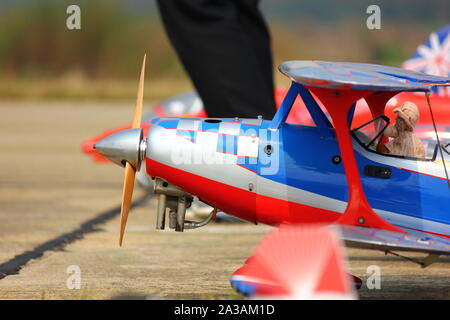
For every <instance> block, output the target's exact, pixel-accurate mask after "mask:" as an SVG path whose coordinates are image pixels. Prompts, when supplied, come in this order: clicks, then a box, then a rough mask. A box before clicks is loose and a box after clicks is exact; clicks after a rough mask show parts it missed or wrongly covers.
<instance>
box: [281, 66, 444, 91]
mask: <svg viewBox="0 0 450 320" xmlns="http://www.w3.org/2000/svg"><path fill="white" fill-rule="evenodd" d="M279 70H280V71H281V72H282V73H283V74H285V75H286V76H288V77H289V78H291V80H292V81H295V82H298V83H301V84H304V85H308V86H313V87H320V88H336V89H351V90H380V91H428V90H429V89H430V86H436V85H450V81H449V79H448V78H442V77H437V76H432V75H428V74H425V73H421V72H416V71H410V70H405V69H401V68H395V67H388V66H381V65H374V64H367V63H351V62H328V61H287V62H284V63H282V64H280V66H279Z"/></svg>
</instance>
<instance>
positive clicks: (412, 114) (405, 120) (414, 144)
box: [377, 101, 425, 158]
mask: <svg viewBox="0 0 450 320" xmlns="http://www.w3.org/2000/svg"><path fill="white" fill-rule="evenodd" d="M393 111H394V113H396V114H397V118H396V119H395V125H393V126H392V127H389V128H387V129H386V130H385V131H384V136H385V137H391V138H394V139H392V140H390V141H389V142H386V143H380V144H378V146H377V151H378V152H383V153H389V154H394V155H399V156H405V157H411V158H424V157H425V151H424V147H423V144H422V141H420V139H419V138H417V137H416V135H415V134H414V127H415V125H416V123H417V121H419V110H418V109H417V106H416V105H415V104H414V103H412V102H410V101H406V102H405V103H403V105H402V106H401V107H400V108H395V109H394V110H393Z"/></svg>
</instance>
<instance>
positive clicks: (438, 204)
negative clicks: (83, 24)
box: [95, 60, 450, 297]
mask: <svg viewBox="0 0 450 320" xmlns="http://www.w3.org/2000/svg"><path fill="white" fill-rule="evenodd" d="M144 67H145V60H144V65H143V69H142V73H141V80H140V85H139V90H138V99H137V103H136V111H135V116H134V120H133V123H132V126H131V129H124V130H121V131H118V132H116V133H114V134H112V135H110V136H108V137H106V138H105V139H103V140H101V141H99V142H98V143H96V144H95V149H96V150H97V151H98V152H99V153H100V154H102V155H103V156H104V157H106V158H107V159H109V160H111V161H112V162H114V163H116V164H118V165H121V166H125V178H124V189H123V196H122V210H121V223H120V226H121V227H120V244H122V240H123V235H124V231H125V226H126V221H127V218H128V212H129V209H130V203H131V197H132V192H133V187H134V178H135V174H136V172H137V171H139V169H140V168H141V166H142V167H143V168H144V169H145V172H146V174H147V175H148V176H149V177H151V178H152V179H154V180H155V182H154V190H155V193H156V194H158V197H159V200H158V210H157V226H156V227H157V229H164V228H165V220H166V209H167V208H169V209H170V212H171V213H170V214H169V227H170V228H173V229H175V230H176V231H183V230H184V229H189V228H196V227H201V226H203V225H205V224H207V223H208V222H209V221H210V220H211V219H213V218H214V216H215V214H216V212H217V210H218V209H220V210H223V211H225V212H227V213H229V214H232V215H234V216H236V217H239V218H241V219H244V220H247V221H249V222H253V223H258V222H259V223H264V224H268V225H272V226H277V227H280V228H279V231H278V232H279V233H278V234H277V235H275V236H273V237H269V238H268V240H267V241H266V242H265V243H266V245H262V249H261V250H257V252H255V255H254V256H252V257H251V258H250V259H249V260H248V261H247V262H246V264H245V265H244V266H243V267H242V268H240V269H239V270H237V271H236V272H235V273H234V274H233V276H232V278H231V281H232V284H233V285H234V286H235V288H237V289H238V290H239V291H241V292H244V293H249V294H255V295H267V294H274V295H277V296H280V295H281V296H286V295H288V296H294V297H299V296H300V297H304V296H310V294H311V292H316V291H317V289H318V288H320V287H321V286H325V287H327V288H328V289H329V290H328V291H332V292H340V293H342V294H344V292H347V293H348V290H347V289H346V288H348V287H347V286H346V285H344V284H343V285H340V286H337V287H339V288H340V289H336V290H337V291H335V290H334V289H332V288H331V287H330V283H329V281H327V279H328V278H327V277H325V278H323V277H321V276H317V275H316V277H312V274H313V273H314V272H315V271H314V270H316V271H317V268H318V265H316V263H317V261H319V260H320V261H334V264H333V265H336V268H335V270H341V271H342V268H340V267H338V266H339V264H338V263H337V262H336V261H339V259H340V258H339V253H338V252H337V251H336V249H332V250H329V251H328V252H327V253H326V254H324V256H320V257H319V256H310V259H311V263H308V264H303V265H300V264H296V263H294V261H296V262H299V261H302V259H301V257H302V252H303V253H305V254H306V253H307V252H310V251H311V250H315V249H314V248H312V247H311V246H310V243H309V242H308V241H300V240H298V241H296V244H297V246H296V247H295V248H296V249H295V250H291V251H290V252H288V253H291V254H290V255H289V254H288V256H290V257H291V258H290V259H286V250H285V249H286V248H285V247H284V246H283V243H288V242H289V241H288V240H286V239H291V240H292V239H302V238H301V236H302V235H303V234H305V231H302V230H300V231H298V229H296V228H298V227H299V226H304V225H308V224H314V227H312V228H313V230H315V231H314V232H313V233H312V234H311V236H310V237H307V239H316V240H317V239H319V238H323V239H328V240H326V241H325V240H324V243H335V242H334V240H333V239H334V237H333V236H332V235H331V236H330V235H329V234H328V233H327V232H324V233H321V231H318V230H323V228H329V227H324V226H322V225H333V226H334V228H335V229H337V231H336V232H338V233H339V237H340V238H341V239H343V240H344V241H345V242H346V244H347V245H350V246H353V247H360V248H368V249H377V250H382V251H385V252H391V251H414V252H423V253H426V254H428V256H427V257H426V258H425V259H424V260H421V261H418V262H419V263H421V264H422V266H426V265H429V264H430V263H432V262H434V261H436V259H437V258H438V257H439V256H440V255H448V254H450V239H449V238H450V215H449V212H448V206H447V203H448V199H449V194H450V193H449V192H450V189H449V179H448V172H447V167H448V166H449V164H448V163H446V161H445V159H444V153H445V148H444V146H443V145H442V141H440V139H439V132H438V131H437V130H434V134H435V137H436V141H437V143H436V144H435V145H434V152H433V154H432V155H431V156H425V157H423V158H411V157H403V156H398V155H390V154H382V153H379V152H377V151H376V148H375V146H376V144H377V143H380V142H381V139H382V135H383V132H384V130H386V128H387V126H388V125H389V118H387V117H385V115H384V113H385V107H386V104H387V103H388V101H389V100H390V99H391V98H392V97H394V96H395V95H397V94H399V93H401V92H416V93H418V96H419V95H420V94H421V95H422V98H423V99H425V101H427V105H428V108H429V111H432V108H431V105H430V101H429V99H427V97H426V93H428V92H429V91H430V90H432V89H433V88H435V87H441V86H449V85H450V78H444V77H437V76H432V75H428V74H424V73H420V72H413V71H408V70H404V69H400V68H393V67H387V66H380V65H371V64H358V63H338V62H324V61H289V62H285V63H283V64H281V65H280V67H279V69H280V71H281V72H282V73H283V74H285V75H286V76H287V77H289V78H290V79H291V80H292V84H291V87H290V89H289V90H288V92H287V94H286V97H285V98H284V100H283V102H282V103H281V106H280V108H279V109H278V111H277V113H276V115H275V116H274V118H273V119H272V120H263V119H237V118H235V119H211V118H183V117H174V118H155V119H152V120H151V122H150V123H141V119H142V104H143V102H142V100H143V86H144V84H143V81H144ZM300 98H301V99H302V101H303V104H304V105H305V107H306V110H307V112H308V115H309V116H310V117H311V121H312V122H313V123H314V125H301V124H289V123H287V122H286V120H287V119H288V117H289V115H290V113H291V109H292V107H293V105H294V102H295V101H296V100H299V99H300ZM360 99H364V100H365V102H366V103H367V105H368V107H369V109H370V112H371V119H370V120H369V121H368V122H367V123H366V124H364V125H362V126H359V125H358V126H357V128H354V126H355V125H354V124H353V118H354V112H353V111H354V106H355V104H356V102H357V101H359V100H360ZM318 101H321V105H322V106H321V105H320V104H319V103H318ZM322 108H324V109H325V110H326V111H327V113H328V115H329V117H327V116H326V114H325V113H324V112H323V110H322ZM433 113H434V114H435V115H436V114H437V112H435V111H434V110H433ZM422 114H423V112H422ZM430 117H431V119H432V124H433V127H436V126H439V125H440V122H439V121H436V122H435V121H434V119H435V118H437V117H432V115H431V116H430ZM330 120H331V121H330ZM375 121H376V122H377V125H376V126H373V127H374V128H373V131H370V130H368V129H367V126H371V125H372V124H373V123H374V122H375ZM144 126H147V127H148V128H149V129H148V133H146V134H145V135H144V130H143V129H142V127H144ZM352 128H354V129H352ZM224 173H226V174H224ZM193 196H197V197H199V198H200V199H201V200H202V201H204V202H206V203H208V204H209V205H211V206H212V207H213V208H215V209H214V210H213V211H212V212H211V214H210V215H209V216H208V218H206V219H205V220H204V221H200V222H192V221H186V220H185V213H186V208H187V207H188V206H189V204H190V203H191V201H192V198H193ZM286 226H287V227H286ZM319 226H320V227H319ZM286 228H287V229H286ZM291 228H294V229H291ZM327 230H328V229H327ZM280 238H281V239H285V240H279V239H280ZM276 241H281V243H279V242H278V244H277V245H272V243H274V242H276ZM314 242H315V243H317V241H314ZM267 243H269V244H267ZM319 243H320V242H319ZM287 247H289V246H287ZM329 247H331V248H336V247H337V246H336V245H335V244H334V245H330V246H329ZM276 248H279V250H276ZM271 250H272V251H273V252H272V253H269V252H271ZM280 250H281V251H283V252H284V255H283V257H284V258H283V259H285V260H283V259H282V258H281V256H279V255H280ZM265 253H267V254H269V255H270V256H271V257H272V259H267V257H266V259H263V258H262V256H264V254H265ZM305 256H308V255H305ZM276 257H280V259H276ZM333 257H334V258H335V259H333ZM274 259H275V260H276V261H280V263H281V262H282V261H284V262H285V263H283V267H284V268H287V270H286V269H285V270H284V271H281V275H280V269H277V268H276V267H275V266H273V265H270V263H268V261H271V260H274ZM288 261H292V263H288ZM330 263H331V262H330ZM311 265H315V266H316V267H314V268H313V267H311ZM289 266H291V268H290V267H289ZM294 266H298V267H299V268H300V269H297V273H306V274H308V275H311V277H312V278H310V277H307V279H315V281H314V284H311V283H309V282H308V281H306V280H305V279H303V281H300V280H301V279H300V280H299V281H296V288H294V289H292V288H290V289H291V290H289V284H288V283H287V279H286V275H289V274H290V272H289V271H291V272H292V271H294V269H293V268H294ZM322 266H323V265H322ZM289 268H290V269H289ZM319 270H322V269H320V268H319ZM341 271H339V272H337V274H339V275H342V272H341ZM324 272H325V271H324ZM316 273H317V272H316ZM337 274H336V273H333V274H330V278H335V277H338V278H339V276H337ZM291 276H293V275H291ZM323 279H325V280H323ZM322 280H323V281H322ZM328 280H329V279H328ZM337 287H336V288H337ZM319 291H320V290H319ZM289 292H290V293H291V295H289ZM293 292H294V293H295V294H294V295H292V293H293ZM317 292H318V291H317ZM344 295H345V294H344Z"/></svg>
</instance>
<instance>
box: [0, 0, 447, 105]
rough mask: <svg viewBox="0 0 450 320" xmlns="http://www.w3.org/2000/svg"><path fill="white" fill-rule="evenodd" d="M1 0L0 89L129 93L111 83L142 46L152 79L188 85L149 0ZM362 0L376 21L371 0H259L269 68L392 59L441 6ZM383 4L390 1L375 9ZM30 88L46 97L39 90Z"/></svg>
mask: <svg viewBox="0 0 450 320" xmlns="http://www.w3.org/2000/svg"><path fill="white" fill-rule="evenodd" d="M2 1H3V0H2ZM4 1H6V2H4V3H3V5H0V96H3V97H5V96H20V95H21V92H22V88H19V89H14V83H17V84H19V85H20V83H21V82H22V83H23V82H26V84H28V83H27V81H35V82H36V81H39V82H41V85H42V86H44V83H45V81H50V84H51V85H52V86H55V87H58V86H63V85H64V83H66V85H67V87H70V85H71V84H73V83H74V81H75V82H77V83H78V85H79V92H78V93H77V94H75V96H77V95H80V96H83V92H84V91H86V92H87V91H89V90H88V88H85V87H83V85H84V86H87V85H88V84H90V83H93V82H99V81H101V82H103V83H104V85H105V86H107V83H109V84H115V86H113V85H111V86H110V87H113V88H115V89H116V91H117V90H118V91H120V93H117V94H108V92H111V91H113V90H108V88H106V87H105V88H103V89H104V90H103V89H102V90H99V88H98V87H97V88H95V87H94V88H91V89H90V90H91V94H92V95H94V96H95V93H94V92H98V91H101V92H103V94H104V95H105V97H108V96H111V97H128V96H130V97H133V96H134V90H135V88H134V86H132V85H130V92H129V93H128V87H126V86H125V87H123V86H120V85H117V83H119V82H126V81H134V80H136V79H137V75H138V73H139V66H140V61H141V58H142V56H143V54H144V52H147V53H148V55H149V67H148V77H149V78H151V79H152V81H153V82H158V81H159V82H161V85H160V86H159V87H158V86H156V87H158V88H160V89H161V88H166V87H168V88H167V91H169V89H170V87H171V86H172V87H173V88H172V89H173V90H176V89H184V88H189V86H190V84H189V80H188V78H187V76H186V74H185V73H184V71H183V68H182V67H181V65H180V63H179V61H178V59H177V58H176V54H175V52H174V51H173V50H172V48H171V46H170V44H169V42H168V40H167V38H166V35H165V33H164V30H163V29H162V26H161V23H160V21H159V17H158V14H157V11H156V6H155V3H154V2H153V1H147V0H145V1H144V0H132V1H129V2H124V1H118V0H95V1H93V0H79V1H74V0H69V1H68V0H39V1H37V0H36V1H33V0H28V1H18V2H9V0H4ZM370 2H374V3H380V6H382V19H383V20H382V23H383V24H382V29H381V30H378V31H371V30H368V29H367V28H366V25H365V21H366V18H367V14H366V13H365V8H366V7H367V5H368V4H369V2H368V1H365V0H349V1H348V3H347V1H346V2H345V5H343V2H342V1H334V0H333V1H332V0H316V1H312V0H302V1H298V0H294V1H290V0H289V1H287V0H286V1H275V0H265V1H262V9H263V11H264V12H265V13H266V16H267V17H268V20H269V25H270V28H271V32H272V39H273V51H274V62H275V66H274V67H276V65H277V64H278V63H280V62H282V61H284V60H289V59H323V60H341V61H360V62H372V63H382V64H389V65H399V64H401V62H402V61H403V60H404V59H406V58H407V57H409V56H410V55H411V54H412V52H413V51H414V50H415V48H416V47H417V45H418V44H419V43H420V42H422V41H424V40H425V39H426V38H427V36H428V34H429V33H430V32H431V31H433V30H434V29H435V28H438V27H441V26H442V25H443V21H445V19H446V18H447V16H446V15H448V10H447V12H443V9H442V8H444V7H442V6H440V7H439V6H437V5H435V4H436V3H437V2H436V1H435V0H429V1H427V2H423V1H421V0H420V1H417V0H409V1H398V2H397V1H390V2H388V1H381V0H380V1H370ZM399 3H403V5H400V4H399ZM405 3H409V5H408V7H405ZM71 4H77V5H79V6H80V8H81V27H82V29H81V30H68V29H67V28H66V19H67V17H68V14H66V8H67V7H68V6H69V5H71ZM385 5H386V6H390V7H389V8H392V9H389V10H386V9H383V8H384V6H385ZM445 6H446V7H447V8H448V5H445ZM346 8H347V11H346ZM349 8H350V9H351V10H350V11H348V10H349ZM439 8H441V9H439ZM346 12H347V13H346ZM433 12H435V13H436V16H434V18H433ZM408 17H409V19H408ZM411 17H412V18H411ZM52 79H53V80H52ZM64 79H66V80H67V79H69V80H70V81H69V80H67V81H66V80H64ZM74 79H75V80H74ZM277 79H280V78H279V76H278V75H277ZM64 81H66V82H64ZM153 82H152V83H153ZM133 83H134V82H133ZM37 88H38V89H36V90H35V91H36V92H44V93H43V95H44V96H45V90H44V89H43V88H39V86H38V87H37ZM131 88H132V90H131ZM97 89H98V90H97ZM55 90H56V89H55ZM55 90H53V91H52V90H50V91H49V92H50V93H48V95H50V96H52V95H56V96H59V95H61V96H64V88H63V89H61V90H60V91H59V93H58V94H55V92H54V91H55ZM83 90H84V91H83ZM96 90H97V91H96ZM154 90H156V89H154ZM163 91H164V90H163ZM86 92H84V93H86ZM154 94H156V93H155V92H154ZM160 94H161V95H165V92H164V93H160ZM88 95H89V94H88ZM69 96H70V94H69ZM100 96H102V95H101V94H100Z"/></svg>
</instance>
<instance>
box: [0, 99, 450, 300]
mask: <svg viewBox="0 0 450 320" xmlns="http://www.w3.org/2000/svg"><path fill="white" fill-rule="evenodd" d="M133 104H134V103H133V102H129V103H128V102H115V103H110V102H98V103H91V102H82V101H81V102H55V101H52V102H46V101H22V102H16V101H1V102H0V131H1V132H0V147H1V155H2V156H1V157H0V168H1V169H0V299H110V298H118V297H126V296H132V297H136V298H144V297H147V298H177V299H178V298H179V299H236V298H242V297H241V296H239V295H237V294H235V293H234V292H233V290H232V289H231V287H230V285H229V281H228V278H229V276H230V274H231V273H232V272H233V271H234V270H236V269H237V268H239V267H240V266H241V265H242V263H243V262H244V261H245V259H246V258H247V257H248V256H249V255H250V254H251V253H252V252H253V250H254V248H255V247H256V245H257V244H258V243H259V241H260V240H261V239H262V238H263V237H264V235H265V233H266V232H267V231H270V230H271V228H270V227H267V226H262V225H259V226H254V225H251V224H248V223H241V224H230V223H215V224H211V225H208V226H206V227H204V228H201V229H198V230H192V231H187V232H185V233H175V232H173V231H171V230H166V231H156V230H155V208H156V201H155V199H154V198H152V197H149V196H145V194H144V192H143V191H142V190H140V189H139V188H136V189H135V194H134V199H135V203H136V206H135V208H134V209H133V210H132V212H131V213H130V216H129V220H128V226H127V232H126V234H125V240H124V245H123V247H122V248H120V247H119V246H118V223H119V222H118V213H119V205H120V197H121V188H122V175H123V171H122V170H120V169H119V168H118V167H116V166H113V165H98V164H94V163H92V162H91V160H90V159H89V158H88V157H86V156H84V155H82V154H81V151H80V142H81V141H82V140H84V139H86V138H88V137H91V136H93V135H95V134H98V133H101V132H103V131H104V130H106V129H109V128H114V127H116V126H119V125H123V124H124V123H125V122H127V121H131V118H132V113H133V110H134V106H133ZM150 105H151V104H149V103H147V106H150ZM347 253H348V255H349V265H350V271H351V272H352V273H353V274H355V275H357V276H359V277H361V278H362V279H363V281H366V280H367V279H368V277H369V275H370V274H369V273H367V270H368V267H369V266H372V265H376V266H379V267H380V271H381V289H372V290H370V289H368V288H367V286H366V285H363V288H362V289H361V290H360V291H359V295H360V298H362V299H450V259H449V258H443V259H441V261H440V262H438V263H436V264H434V265H432V266H430V267H428V268H426V269H421V268H420V267H419V266H418V265H416V264H413V263H411V262H407V261H405V260H403V259H401V258H398V257H395V256H385V255H384V253H381V252H374V251H364V250H356V249H349V250H347ZM410 256H414V255H410ZM416 257H418V256H417V255H416ZM72 265H75V266H78V267H79V270H80V279H81V287H80V289H69V288H68V287H67V280H68V278H69V277H70V274H68V273H67V270H68V267H69V266H72Z"/></svg>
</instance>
